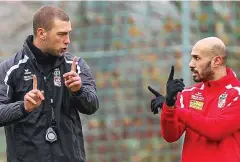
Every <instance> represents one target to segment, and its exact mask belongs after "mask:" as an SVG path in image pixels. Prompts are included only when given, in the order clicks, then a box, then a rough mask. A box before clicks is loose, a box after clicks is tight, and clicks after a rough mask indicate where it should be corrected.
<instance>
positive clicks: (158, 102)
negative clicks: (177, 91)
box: [148, 86, 165, 114]
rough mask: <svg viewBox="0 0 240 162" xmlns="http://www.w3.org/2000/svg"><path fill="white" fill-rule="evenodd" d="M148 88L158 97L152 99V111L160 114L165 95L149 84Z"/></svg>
mask: <svg viewBox="0 0 240 162" xmlns="http://www.w3.org/2000/svg"><path fill="white" fill-rule="evenodd" d="M148 89H149V91H150V92H152V93H153V94H154V95H155V96H156V98H154V99H152V100H151V111H152V112H153V114H158V111H159V110H160V109H161V108H162V105H163V103H164V101H165V97H163V96H162V95H161V94H160V93H158V92H157V91H156V90H154V89H153V88H152V87H150V86H148Z"/></svg>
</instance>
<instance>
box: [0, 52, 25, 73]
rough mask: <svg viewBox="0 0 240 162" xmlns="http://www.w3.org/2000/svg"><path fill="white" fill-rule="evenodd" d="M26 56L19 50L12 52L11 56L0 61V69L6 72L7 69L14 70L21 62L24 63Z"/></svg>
mask: <svg viewBox="0 0 240 162" xmlns="http://www.w3.org/2000/svg"><path fill="white" fill-rule="evenodd" d="M27 61H28V57H27V56H26V55H23V54H22V53H21V52H18V53H16V54H14V55H13V56H12V57H10V58H8V59H7V60H4V61H2V62H1V63H0V71H1V72H7V71H9V70H14V69H16V68H18V67H19V66H20V64H22V63H26V62H27Z"/></svg>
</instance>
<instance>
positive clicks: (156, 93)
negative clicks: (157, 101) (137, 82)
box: [148, 86, 160, 97]
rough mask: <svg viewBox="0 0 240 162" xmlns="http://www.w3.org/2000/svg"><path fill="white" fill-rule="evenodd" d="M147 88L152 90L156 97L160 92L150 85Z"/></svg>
mask: <svg viewBox="0 0 240 162" xmlns="http://www.w3.org/2000/svg"><path fill="white" fill-rule="evenodd" d="M148 90H149V91H150V92H152V93H153V94H154V95H155V96H156V97H158V96H160V93H158V92H157V91H156V90H155V89H153V88H152V87H151V86H148Z"/></svg>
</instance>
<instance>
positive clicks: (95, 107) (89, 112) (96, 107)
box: [84, 100, 99, 115]
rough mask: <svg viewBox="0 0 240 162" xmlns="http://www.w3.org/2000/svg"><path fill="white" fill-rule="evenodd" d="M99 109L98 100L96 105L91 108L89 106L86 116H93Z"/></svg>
mask: <svg viewBox="0 0 240 162" xmlns="http://www.w3.org/2000/svg"><path fill="white" fill-rule="evenodd" d="M98 108H99V102H98V100H96V102H95V103H94V104H92V105H91V106H89V107H87V108H86V109H85V110H87V111H85V112H84V114H86V115H92V114H94V113H95V112H97V110H98Z"/></svg>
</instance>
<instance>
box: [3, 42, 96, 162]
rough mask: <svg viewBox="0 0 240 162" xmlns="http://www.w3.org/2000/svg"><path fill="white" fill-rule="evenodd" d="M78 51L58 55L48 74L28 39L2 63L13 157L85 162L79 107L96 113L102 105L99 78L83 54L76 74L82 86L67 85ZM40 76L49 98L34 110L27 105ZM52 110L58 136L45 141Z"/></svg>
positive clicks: (13, 160)
mask: <svg viewBox="0 0 240 162" xmlns="http://www.w3.org/2000/svg"><path fill="white" fill-rule="evenodd" d="M72 60H73V56H72V55H71V54H69V53H65V54H64V55H63V56H62V57H59V58H58V59H57V61H56V62H55V64H54V65H52V68H51V69H50V70H49V72H48V74H44V73H43V71H42V70H41V69H40V68H39V65H38V64H37V61H36V59H35V57H34V55H33V53H32V52H31V50H30V48H29V47H28V45H27V43H26V42H25V43H24V45H23V48H22V50H21V51H20V52H18V53H16V54H15V55H14V56H13V57H12V58H10V59H8V60H6V61H3V62H2V63H1V64H0V126H4V128H5V134H6V144H7V148H6V152H7V161H8V162H85V161H86V159H85V151H84V140H83V132H82V125H81V120H80V116H79V112H80V113H83V114H88V115H90V114H93V113H95V112H96V111H97V109H98V107H99V102H98V97H97V95H96V85H95V80H94V79H93V77H92V74H91V71H90V68H89V66H88V65H87V63H86V62H85V61H84V59H82V58H78V65H77V73H78V74H79V75H80V77H81V80H82V88H81V89H80V91H79V92H77V93H74V94H73V93H71V92H70V91H69V90H68V89H67V88H66V87H65V85H64V79H63V74H64V73H66V72H69V71H70V70H71V64H72ZM33 74H35V75H36V76H37V82H38V89H39V90H43V91H44V97H45V100H44V101H43V102H42V104H41V105H40V106H39V107H38V108H36V109H35V110H33V111H32V112H30V113H27V112H26V111H25V109H24V104H23V99H24V95H25V94H26V93H27V92H29V91H30V90H31V89H32V87H33V85H32V81H33V80H32V77H33ZM52 109H53V110H54V115H55V119H56V120H55V121H56V129H55V130H56V132H57V137H58V139H57V141H56V142H54V143H49V142H47V141H46V140H45V135H46V130H47V129H48V127H49V126H50V123H51V117H52V116H51V115H52Z"/></svg>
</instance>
